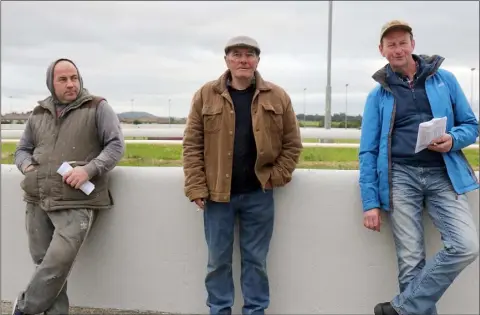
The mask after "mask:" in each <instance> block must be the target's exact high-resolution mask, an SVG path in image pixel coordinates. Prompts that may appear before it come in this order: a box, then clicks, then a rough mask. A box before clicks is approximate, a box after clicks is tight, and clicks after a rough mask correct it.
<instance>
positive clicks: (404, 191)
mask: <svg viewBox="0 0 480 315" xmlns="http://www.w3.org/2000/svg"><path fill="white" fill-rule="evenodd" d="M392 181H393V182H392V184H393V207H394V209H393V212H392V213H391V214H390V222H391V226H392V231H393V238H394V241H395V247H396V252H397V259H398V281H399V287H400V294H398V295H397V296H395V297H394V298H393V300H392V301H391V304H392V306H393V308H394V309H395V310H396V311H397V312H398V313H399V314H402V315H403V314H405V315H406V314H408V315H414V314H425V315H427V314H428V315H433V314H437V309H436V303H437V302H438V301H439V300H440V298H441V297H442V295H443V294H444V293H445V291H446V290H447V289H448V287H449V286H450V285H451V284H452V282H453V281H454V279H455V278H456V277H457V276H458V275H459V274H460V272H461V271H462V270H463V269H465V268H466V267H467V266H468V265H469V264H471V263H472V262H473V261H475V259H476V258H477V256H478V234H477V230H476V226H475V222H474V220H473V217H472V214H471V213H470V209H469V204H468V200H467V196H466V195H457V194H456V192H455V191H454V190H453V187H452V185H451V182H450V179H449V177H448V174H447V171H446V169H445V168H444V167H428V168H424V167H412V166H407V165H399V164H394V165H393V169H392ZM424 208H425V209H426V210H427V212H428V214H429V216H430V219H431V220H432V222H433V224H434V225H435V227H436V228H437V229H438V231H439V232H440V235H441V239H442V242H443V249H442V250H440V251H439V252H438V253H436V254H435V255H434V256H433V257H431V258H430V259H428V260H425V245H424V231H423V224H422V210H423V209H424Z"/></svg>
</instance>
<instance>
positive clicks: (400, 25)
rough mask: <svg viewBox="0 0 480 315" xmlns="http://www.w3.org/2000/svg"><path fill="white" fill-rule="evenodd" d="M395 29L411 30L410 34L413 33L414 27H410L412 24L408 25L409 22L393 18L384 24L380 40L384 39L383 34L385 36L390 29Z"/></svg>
mask: <svg viewBox="0 0 480 315" xmlns="http://www.w3.org/2000/svg"><path fill="white" fill-rule="evenodd" d="M393 29H401V30H405V31H407V32H409V33H410V34H411V33H412V28H411V27H410V25H408V23H406V22H404V21H400V20H392V21H390V22H387V23H385V24H384V25H383V27H382V30H381V32H380V41H382V39H383V36H385V34H386V33H387V32H388V31H391V30H393Z"/></svg>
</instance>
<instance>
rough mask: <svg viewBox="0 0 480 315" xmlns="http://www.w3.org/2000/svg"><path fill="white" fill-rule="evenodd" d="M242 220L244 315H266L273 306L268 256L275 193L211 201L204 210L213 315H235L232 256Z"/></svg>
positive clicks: (241, 248) (260, 193)
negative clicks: (226, 201) (233, 311)
mask: <svg viewBox="0 0 480 315" xmlns="http://www.w3.org/2000/svg"><path fill="white" fill-rule="evenodd" d="M237 217H238V223H239V232H240V233H239V234H240V253H241V287H242V293H243V298H244V306H243V308H242V313H243V314H264V310H265V309H266V308H267V307H268V305H269V302H270V292H269V289H270V288H269V282H268V276H267V262H266V260H267V254H268V251H269V246H270V240H271V238H272V233H273V221H274V199H273V191H272V190H266V191H265V192H264V191H263V190H261V189H259V190H256V191H254V192H251V193H247V194H238V195H232V197H231V200H230V202H228V203H219V202H213V201H207V202H206V205H205V210H204V227H205V237H206V241H207V245H208V266H207V276H206V278H205V286H206V289H207V293H208V298H207V306H208V307H209V308H210V314H231V312H232V306H233V303H234V295H235V294H234V285H233V278H232V254H233V241H234V227H235V221H236V218H237Z"/></svg>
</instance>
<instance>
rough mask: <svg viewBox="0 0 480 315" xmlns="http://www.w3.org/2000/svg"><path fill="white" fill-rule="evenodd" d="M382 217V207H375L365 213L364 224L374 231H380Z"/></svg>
mask: <svg viewBox="0 0 480 315" xmlns="http://www.w3.org/2000/svg"><path fill="white" fill-rule="evenodd" d="M381 224H382V218H381V216H380V209H379V208H374V209H370V210H368V211H365V212H364V213H363V226H364V227H366V228H367V229H370V230H372V231H377V232H380V225H381Z"/></svg>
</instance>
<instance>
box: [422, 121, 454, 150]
mask: <svg viewBox="0 0 480 315" xmlns="http://www.w3.org/2000/svg"><path fill="white" fill-rule="evenodd" d="M446 130H447V117H441V118H433V119H432V120H429V121H426V122H423V123H421V124H420V125H419V126H418V135H417V145H416V146H415V153H418V152H420V151H422V150H425V149H426V148H427V147H428V146H429V145H430V144H431V143H432V141H433V140H434V139H436V138H438V137H441V136H442V135H443V134H444V133H445V132H446Z"/></svg>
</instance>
